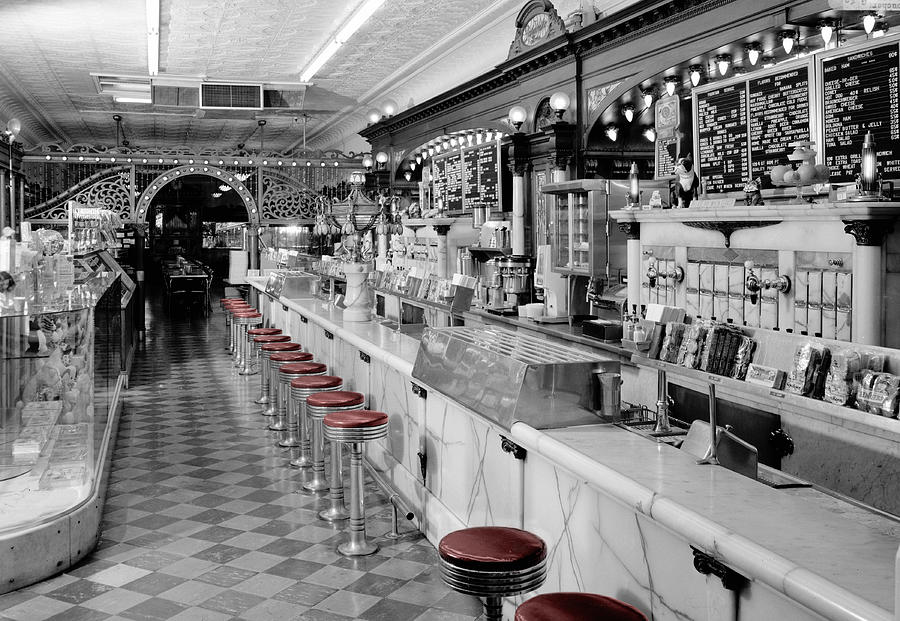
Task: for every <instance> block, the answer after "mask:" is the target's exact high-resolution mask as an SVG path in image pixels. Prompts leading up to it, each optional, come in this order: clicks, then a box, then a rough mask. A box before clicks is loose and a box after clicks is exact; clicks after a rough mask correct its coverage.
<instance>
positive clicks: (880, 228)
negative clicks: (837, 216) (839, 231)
mask: <svg viewBox="0 0 900 621" xmlns="http://www.w3.org/2000/svg"><path fill="white" fill-rule="evenodd" d="M893 230H894V223H893V222H892V221H891V220H844V232H845V233H849V234H850V235H852V236H853V238H854V239H855V240H856V245H857V246H881V245H882V244H883V243H884V238H885V237H887V236H888V234H890V233H891V231H893Z"/></svg>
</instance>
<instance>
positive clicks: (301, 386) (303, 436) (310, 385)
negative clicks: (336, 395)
mask: <svg viewBox="0 0 900 621" xmlns="http://www.w3.org/2000/svg"><path fill="white" fill-rule="evenodd" d="M343 387H344V380H342V379H341V378H339V377H337V376H334V375H304V376H300V377H295V378H294V379H292V380H291V408H292V409H290V410H288V416H297V420H298V425H297V426H298V427H299V430H300V437H299V445H298V446H297V447H296V448H297V450H296V451H291V457H292V459H291V463H290V465H291V467H292V468H302V469H303V472H304V473H305V472H308V470H309V469H311V468H312V465H313V460H312V456H311V454H310V452H311V443H310V441H309V436H310V428H309V417H308V416H307V414H306V398H307V397H309V396H310V395H313V394H315V393H317V392H323V391H328V392H333V391H335V390H341V389H342V388H343ZM303 483H304V484H305V483H306V481H303Z"/></svg>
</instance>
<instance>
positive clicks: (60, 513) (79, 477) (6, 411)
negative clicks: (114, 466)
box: [0, 271, 126, 593]
mask: <svg viewBox="0 0 900 621" xmlns="http://www.w3.org/2000/svg"><path fill="white" fill-rule="evenodd" d="M121 300H122V287H121V278H120V276H119V274H117V273H115V272H106V271H96V272H94V273H93V274H92V275H91V276H89V277H88V278H86V279H85V281H84V282H83V283H81V284H78V285H76V286H75V287H74V288H73V289H72V290H71V292H70V294H69V295H68V296H67V299H66V301H65V302H64V303H59V302H55V301H54V302H53V303H40V302H33V301H30V302H29V303H28V304H26V305H25V306H24V307H22V308H18V309H17V308H16V307H14V306H4V307H3V308H2V309H0V539H2V540H3V541H4V544H5V545H6V546H7V549H8V550H13V552H11V553H10V554H14V552H15V550H17V549H19V548H30V549H31V554H30V555H29V554H28V553H27V552H23V553H22V556H23V557H22V559H19V560H17V561H16V563H15V568H16V569H15V572H16V575H14V576H11V578H10V580H9V584H8V583H7V581H5V580H4V583H3V585H2V586H0V593H2V592H5V591H6V590H9V589H11V588H19V587H21V586H24V585H25V584H28V583H29V582H33V581H34V580H39V579H42V578H44V577H46V576H49V575H52V574H55V573H58V572H59V571H61V570H62V569H64V568H65V567H67V566H69V565H70V564H72V563H74V562H75V561H76V560H78V558H79V557H81V556H84V555H85V554H87V553H88V552H89V551H90V549H91V548H92V547H93V544H94V543H95V541H96V536H97V527H98V525H99V519H100V512H101V510H102V504H103V503H102V498H103V493H102V491H103V490H101V489H100V487H101V485H100V483H101V481H102V480H103V476H102V475H103V466H104V462H105V461H106V460H105V459H104V457H105V456H106V454H107V452H108V450H109V449H110V448H111V446H112V445H111V444H110V441H111V437H112V433H113V432H114V425H113V424H112V423H114V421H115V420H116V415H117V413H118V407H119V404H120V402H121V391H122V389H123V386H124V381H125V377H126V375H125V373H124V370H125V361H124V360H123V359H122V347H121V338H122V332H123V331H122V325H121V322H122V317H123V315H122V312H121ZM98 499H99V502H98ZM63 533H64V537H63ZM26 537H27V540H28V545H21V546H17V545H15V544H16V542H17V540H21V542H22V543H23V544H24V538H26ZM61 537H63V540H64V541H65V544H64V545H62V546H60V545H59V542H58V541H57V540H59V539H60V538H61ZM39 539H44V540H46V542H47V543H46V545H47V547H44V545H45V544H43V543H38V542H37V540H39ZM70 541H72V542H76V541H77V542H78V545H77V546H75V545H73V546H72V549H70V545H69V542H70ZM35 549H39V550H44V549H51V550H52V552H51V553H48V554H39V555H34V553H33V550H35Z"/></svg>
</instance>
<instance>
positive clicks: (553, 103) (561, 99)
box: [550, 91, 572, 112]
mask: <svg viewBox="0 0 900 621" xmlns="http://www.w3.org/2000/svg"><path fill="white" fill-rule="evenodd" d="M570 103H572V102H571V100H570V99H569V95H568V94H567V93H564V92H562V91H557V92H556V93H553V94H552V95H550V107H551V108H553V109H554V110H556V111H557V112H565V111H566V110H568V109H569V104H570Z"/></svg>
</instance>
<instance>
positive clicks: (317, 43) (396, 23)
mask: <svg viewBox="0 0 900 621" xmlns="http://www.w3.org/2000/svg"><path fill="white" fill-rule="evenodd" d="M360 4H362V1H361V0H161V5H160V37H159V41H160V43H159V58H160V61H159V66H160V68H159V76H158V77H159V78H160V79H161V80H166V81H169V82H171V81H179V80H183V81H184V82H185V83H191V82H194V83H196V82H199V81H202V80H207V81H216V82H220V81H221V82H229V81H234V82H250V83H265V84H277V85H281V84H288V85H289V84H293V85H296V84H297V83H298V82H299V75H300V72H301V71H302V70H303V69H304V67H305V66H306V65H307V64H308V63H309V61H310V60H311V59H312V58H313V56H314V55H315V54H316V52H318V50H319V49H321V47H323V46H324V45H325V43H326V42H327V41H328V40H329V38H330V37H333V36H334V33H335V31H336V30H337V29H338V28H339V27H340V26H341V24H343V22H344V21H345V20H346V19H347V17H348V16H349V15H350V14H351V13H352V11H353V10H354V9H355V8H356V7H357V6H359V5H360ZM523 4H524V0H441V1H439V2H435V1H434V0H386V1H385V3H384V4H383V6H382V7H381V8H380V9H379V10H378V11H377V12H376V13H375V14H374V16H373V17H372V18H371V19H370V20H369V21H368V22H367V23H366V24H364V25H363V26H362V28H361V29H360V30H359V31H357V33H356V34H355V35H354V37H353V38H352V39H351V40H350V41H349V42H348V43H347V44H345V45H344V46H343V47H342V48H341V49H340V50H339V51H338V52H337V54H336V55H335V56H334V57H333V58H332V59H331V60H330V61H329V62H328V63H326V65H325V66H324V67H323V68H322V69H321V70H320V71H319V73H318V74H317V75H316V76H315V78H313V80H312V84H311V85H309V86H308V87H306V93H305V96H304V97H303V98H302V104H300V105H299V107H296V108H293V109H287V110H285V109H279V110H204V109H199V108H197V107H196V106H193V107H185V106H182V107H173V106H159V105H153V104H134V103H116V102H114V101H113V99H112V97H110V96H109V95H102V94H100V93H98V88H97V82H96V80H95V79H94V78H93V77H92V74H103V75H125V76H135V77H140V78H143V79H146V78H147V76H148V67H147V23H146V6H145V1H144V0H2V2H0V24H3V32H4V35H3V37H0V121H2V122H4V123H5V121H6V120H7V119H9V118H11V117H17V118H19V119H20V120H21V121H22V126H23V129H22V133H21V135H20V137H19V140H20V141H21V142H23V143H24V144H25V145H26V147H32V146H35V145H37V144H41V143H59V144H60V145H62V146H63V147H68V146H71V145H73V144H93V145H106V146H113V145H115V144H116V125H115V122H114V120H113V115H114V114H119V115H121V116H122V127H123V130H124V136H125V137H126V138H127V139H128V141H129V143H130V146H132V147H138V148H141V147H187V148H188V149H191V150H195V151H199V150H202V149H211V150H228V149H234V148H235V147H236V146H237V145H238V144H245V145H246V146H247V148H248V149H257V148H259V146H260V144H261V140H263V141H264V147H265V149H266V150H276V151H280V152H289V151H291V150H298V149H300V148H302V136H303V125H304V117H305V119H306V121H305V123H306V126H307V146H308V147H309V148H318V149H341V150H345V151H351V150H357V151H359V150H362V149H363V148H364V147H365V143H364V142H363V141H362V140H361V139H360V138H359V137H358V136H357V135H356V132H357V131H359V129H361V128H362V127H364V126H365V124H366V120H365V119H366V112H367V111H368V110H370V109H371V108H373V107H380V106H381V105H382V104H383V103H384V102H385V101H387V100H392V101H394V102H395V103H396V104H398V106H399V109H400V110H404V109H406V108H407V107H409V106H411V105H415V104H417V103H421V102H422V101H424V100H426V99H428V98H430V97H433V96H435V95H438V94H439V93H441V92H443V91H445V90H447V89H449V88H451V87H453V86H455V85H456V84H459V83H461V82H463V81H465V80H467V79H470V78H472V77H475V76H476V75H478V74H480V73H482V72H484V71H486V70H488V69H489V68H491V67H493V66H494V65H497V64H498V63H500V62H502V61H503V60H505V58H506V54H507V50H508V48H509V43H510V41H511V40H512V38H513V36H514V33H515V26H514V23H513V22H514V20H515V15H516V13H517V12H518V11H519V9H520V8H521V7H522V5H523ZM555 4H556V7H557V9H558V10H559V13H560V15H562V16H563V17H565V15H566V14H567V13H569V12H571V11H573V10H575V9H576V8H578V6H579V4H580V3H579V2H578V1H577V0H563V1H560V2H556V3H555ZM596 4H601V3H600V2H597V3H596ZM604 4H606V5H608V6H615V5H621V4H622V2H621V0H619V1H618V2H616V1H610V2H606V3H604ZM283 88H288V89H290V88H295V89H300V90H302V89H303V88H304V87H302V86H293V87H292V86H284V87H283ZM260 119H265V120H266V125H265V127H264V134H263V135H261V132H260V128H259V126H258V124H257V121H258V120H260ZM120 138H121V135H120Z"/></svg>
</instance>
